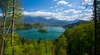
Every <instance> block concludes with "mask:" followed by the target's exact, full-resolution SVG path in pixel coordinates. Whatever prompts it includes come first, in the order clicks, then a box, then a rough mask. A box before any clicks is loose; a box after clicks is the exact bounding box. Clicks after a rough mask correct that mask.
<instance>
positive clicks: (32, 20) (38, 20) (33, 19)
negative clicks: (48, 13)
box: [23, 16, 80, 25]
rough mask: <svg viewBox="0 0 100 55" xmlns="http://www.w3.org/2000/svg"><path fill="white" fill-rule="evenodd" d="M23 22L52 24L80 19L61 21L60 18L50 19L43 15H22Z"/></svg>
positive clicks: (68, 22)
mask: <svg viewBox="0 0 100 55" xmlns="http://www.w3.org/2000/svg"><path fill="white" fill-rule="evenodd" d="M23 19H24V23H30V24H33V23H42V24H53V25H66V24H71V23H75V22H78V21H80V20H79V19H77V20H74V21H62V20H57V19H54V18H51V19H46V18H43V17H31V16H24V18H23Z"/></svg>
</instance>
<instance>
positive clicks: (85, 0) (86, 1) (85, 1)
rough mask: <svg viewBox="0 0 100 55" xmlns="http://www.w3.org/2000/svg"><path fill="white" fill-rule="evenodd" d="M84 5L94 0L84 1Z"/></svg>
mask: <svg viewBox="0 0 100 55" xmlns="http://www.w3.org/2000/svg"><path fill="white" fill-rule="evenodd" d="M83 2H84V3H89V2H92V0H83Z"/></svg>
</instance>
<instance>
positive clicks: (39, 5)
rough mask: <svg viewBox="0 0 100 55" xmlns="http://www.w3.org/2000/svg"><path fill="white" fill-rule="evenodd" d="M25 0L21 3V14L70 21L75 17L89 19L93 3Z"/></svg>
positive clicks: (66, 0)
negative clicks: (87, 6)
mask: <svg viewBox="0 0 100 55" xmlns="http://www.w3.org/2000/svg"><path fill="white" fill-rule="evenodd" d="M84 1H85V2H83V1H82V0H25V2H23V3H22V4H24V6H22V9H23V14H24V15H28V16H31V17H37V16H41V17H44V18H46V19H51V18H54V19H58V20H66V21H72V20H75V19H81V20H90V19H91V16H92V9H91V8H87V9H85V7H86V5H89V6H90V5H93V2H92V1H91V0H84Z"/></svg>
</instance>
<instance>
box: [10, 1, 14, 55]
mask: <svg viewBox="0 0 100 55" xmlns="http://www.w3.org/2000/svg"><path fill="white" fill-rule="evenodd" d="M14 20H15V0H14V1H13V16H12V31H11V32H12V35H11V46H12V47H13V46H14V45H13V36H14ZM12 54H13V55H15V51H14V49H12Z"/></svg>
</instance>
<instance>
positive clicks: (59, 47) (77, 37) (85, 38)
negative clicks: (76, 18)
mask: <svg viewBox="0 0 100 55" xmlns="http://www.w3.org/2000/svg"><path fill="white" fill-rule="evenodd" d="M10 37H11V34H10V33H9V34H7V37H6V39H5V42H6V45H5V51H6V52H5V54H6V55H12V49H14V50H15V54H16V55H93V53H94V22H93V21H91V22H87V23H85V24H82V25H79V26H76V27H74V28H73V29H68V30H66V31H65V32H64V33H63V34H62V35H60V36H59V38H57V39H55V40H54V41H51V40H49V39H46V41H44V40H42V39H39V40H38V41H36V40H34V39H33V40H31V39H28V38H24V37H23V38H20V36H19V35H17V34H15V35H14V46H13V47H12V46H11V38H10ZM1 41H2V37H1V35H0V43H1ZM0 47H1V45H0Z"/></svg>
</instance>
